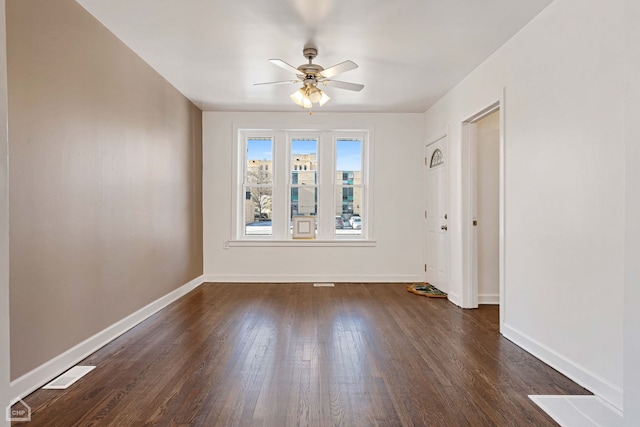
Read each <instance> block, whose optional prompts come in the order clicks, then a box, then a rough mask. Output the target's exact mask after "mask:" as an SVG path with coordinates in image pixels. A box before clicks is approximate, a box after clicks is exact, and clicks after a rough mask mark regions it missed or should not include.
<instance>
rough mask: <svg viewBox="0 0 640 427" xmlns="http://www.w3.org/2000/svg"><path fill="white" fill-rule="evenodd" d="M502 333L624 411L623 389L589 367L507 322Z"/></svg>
mask: <svg viewBox="0 0 640 427" xmlns="http://www.w3.org/2000/svg"><path fill="white" fill-rule="evenodd" d="M502 334H503V335H504V337H505V338H507V339H508V340H509V341H512V342H513V343H515V344H516V345H518V346H519V347H521V348H523V349H524V350H526V351H527V352H529V353H531V354H532V355H534V356H535V357H537V358H538V359H540V360H542V361H543V362H544V363H546V364H547V365H549V366H551V367H552V368H554V369H555V370H557V371H558V372H560V373H562V374H564V375H566V376H567V377H568V378H569V379H571V380H573V381H575V382H576V383H578V384H579V385H580V386H582V387H584V388H586V389H587V390H589V391H590V392H592V393H593V394H595V395H596V396H598V397H600V398H601V399H603V400H604V401H606V402H607V403H608V404H609V405H611V406H613V407H614V408H615V409H617V410H618V411H621V412H622V401H623V397H622V389H620V388H618V387H616V386H614V385H612V384H610V383H608V382H607V381H605V380H604V379H602V378H600V377H599V376H597V375H596V374H594V373H592V372H590V371H589V370H588V369H585V368H584V367H582V366H580V365H578V364H577V363H575V362H573V361H571V360H569V359H567V358H566V357H564V356H562V355H561V354H558V353H557V352H555V351H554V350H552V349H550V348H548V347H547V346H545V345H543V344H541V343H539V342H538V341H536V340H535V339H533V338H531V337H529V336H527V335H526V334H524V333H522V332H519V331H518V330H516V329H514V328H512V327H511V326H509V325H507V324H506V323H505V324H504V325H503V326H502Z"/></svg>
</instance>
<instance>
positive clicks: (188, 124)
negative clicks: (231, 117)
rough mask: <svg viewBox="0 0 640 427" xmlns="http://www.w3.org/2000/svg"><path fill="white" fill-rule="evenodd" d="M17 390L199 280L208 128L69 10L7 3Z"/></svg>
mask: <svg viewBox="0 0 640 427" xmlns="http://www.w3.org/2000/svg"><path fill="white" fill-rule="evenodd" d="M6 11H7V56H8V93H9V153H10V164H9V169H10V172H9V187H10V203H9V206H10V223H9V230H10V247H9V248H10V310H11V313H10V315H11V376H12V379H16V378H18V377H20V376H21V375H23V374H25V373H27V372H29V371H30V370H32V369H34V368H36V367H38V366H39V365H41V364H42V363H44V362H46V361H48V360H50V359H51V358H53V357H55V356H57V355H59V354H61V353H62V352H64V351H66V350H68V349H69V348H71V347H72V346H74V345H76V344H78V343H80V342H81V341H83V340H85V339H86V338H89V337H91V336H92V335H94V334H96V333H97V332H99V331H101V330H102V329H104V328H105V327H107V326H109V325H111V324H113V323H114V322H117V321H118V320H120V319H122V318H124V317H125V316H127V315H129V314H131V313H132V312H134V311H135V310H137V309H139V308H141V307H143V306H145V305H147V304H148V303H150V302H152V301H154V300H156V299H158V298H159V297H162V296H164V295H166V294H167V293H168V292H170V291H172V290H174V289H176V288H177V287H179V286H181V285H183V284H185V283H187V282H188V281H190V280H191V279H193V278H195V277H198V276H199V275H201V274H202V209H201V204H202V196H201V193H202V191H201V185H202V183H201V173H202V172H201V171H202V166H201V164H202V158H201V152H202V150H201V144H202V136H201V135H202V132H201V129H202V115H201V112H200V110H199V109H197V108H196V107H195V106H194V105H193V104H191V103H190V102H189V101H188V100H187V99H185V98H184V97H183V96H182V95H181V94H180V93H178V92H177V91H176V90H175V89H174V88H173V87H172V86H170V85H169V84H168V83H167V82H166V81H165V80H164V79H163V78H162V77H160V76H159V75H158V74H157V73H156V72H154V71H153V70H152V69H151V68H150V67H149V66H148V65H147V64H146V63H144V62H143V61H142V60H141V59H140V58H139V57H138V56H137V55H135V54H134V53H133V52H132V51H131V50H129V49H128V48H127V47H125V45H124V44H123V43H121V42H120V41H119V40H118V39H117V38H116V37H115V36H114V35H112V34H111V33H110V32H109V31H108V30H106V29H105V28H104V27H103V26H102V25H101V24H100V23H98V22H97V21H96V20H95V19H94V18H93V17H92V16H91V15H89V13H87V12H86V11H85V10H84V9H83V8H82V7H81V6H79V5H78V4H77V3H76V2H74V1H73V0H57V1H55V2H53V1H50V0H8V1H7V9H6Z"/></svg>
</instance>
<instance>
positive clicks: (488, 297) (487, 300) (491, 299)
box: [478, 294, 500, 305]
mask: <svg viewBox="0 0 640 427" xmlns="http://www.w3.org/2000/svg"><path fill="white" fill-rule="evenodd" d="M478 304H492V305H498V304H500V294H478Z"/></svg>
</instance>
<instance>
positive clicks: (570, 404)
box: [529, 395, 624, 427]
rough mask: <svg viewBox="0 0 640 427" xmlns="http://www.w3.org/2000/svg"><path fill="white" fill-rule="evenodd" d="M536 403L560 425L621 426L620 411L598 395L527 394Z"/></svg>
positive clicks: (563, 426) (582, 426)
mask: <svg viewBox="0 0 640 427" xmlns="http://www.w3.org/2000/svg"><path fill="white" fill-rule="evenodd" d="M529 399H531V400H532V401H533V402H534V403H535V404H536V405H538V406H539V407H540V409H542V410H543V411H545V412H546V413H547V415H549V416H550V417H551V418H553V419H554V421H555V422H557V423H558V424H559V425H561V426H562V427H587V426H593V427H613V426H622V425H623V424H624V420H623V417H622V412H620V411H619V410H617V409H616V408H613V407H612V406H611V405H609V404H607V402H605V401H604V400H602V399H601V398H599V397H598V396H590V395H577V396H567V395H529Z"/></svg>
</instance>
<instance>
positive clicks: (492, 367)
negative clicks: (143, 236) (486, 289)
mask: <svg viewBox="0 0 640 427" xmlns="http://www.w3.org/2000/svg"><path fill="white" fill-rule="evenodd" d="M80 364H82V365H95V366H97V368H96V369H94V370H93V371H92V372H90V373H89V374H87V375H86V376H85V377H84V378H83V379H81V380H80V381H79V382H77V383H75V384H74V385H72V386H71V387H70V388H69V389H67V390H38V391H36V392H34V393H33V394H31V395H30V396H28V397H27V398H25V401H26V403H27V404H29V405H30V406H31V408H32V421H31V422H30V423H24V425H28V426H29V427H35V426H48V427H51V426H55V427H57V426H65V427H66V426H269V427H271V426H273V427H282V426H318V427H325V426H447V427H451V426H547V425H555V423H554V422H553V420H552V419H551V418H549V417H548V416H547V415H546V414H545V413H544V412H543V411H541V410H540V409H539V408H538V407H537V406H536V405H535V404H534V403H533V402H531V401H530V400H529V399H528V398H527V395H528V394H588V392H587V391H586V390H584V389H583V388H581V387H579V386H578V385H576V384H575V383H573V382H572V381H570V380H568V379H567V378H566V377H564V376H563V375H561V374H559V373H558V372H556V371H555V370H553V369H551V368H550V367H548V366H546V365H545V364H543V363H542V362H540V361H538V360H537V359H535V358H534V357H532V356H530V355H529V354H528V353H526V352H525V351H523V350H521V349H520V348H518V347H517V346H516V345H514V344H512V343H511V342H509V341H508V340H506V339H504V338H502V337H501V336H500V335H499V333H498V307H497V306H481V307H480V308H479V309H477V310H462V309H460V308H457V307H455V306H454V305H452V304H451V303H449V302H448V301H447V300H444V299H430V298H425V297H421V296H416V295H413V294H411V293H409V292H407V291H406V285H403V284H336V287H335V288H314V287H313V286H312V285H310V284H204V285H202V286H200V287H199V288H197V289H196V290H194V291H193V292H191V293H190V294H188V295H186V296H185V297H183V298H182V299H180V300H179V301H177V302H175V303H174V304H172V305H170V306H169V307H167V308H165V309H164V310H162V311H161V312H159V313H157V314H156V315H154V316H152V317H151V318H149V319H148V320H146V321H145V322H143V323H142V324H140V325H139V326H137V327H136V328H134V329H132V330H130V331H129V332H127V333H126V334H124V335H122V336H121V337H120V338H118V339H116V340H115V341H113V342H111V343H110V344H108V345H107V346H105V347H103V348H102V349H100V350H99V351H97V352H96V353H94V354H93V355H91V356H90V357H88V358H87V359H86V360H84V361H83V362H81V363H80ZM14 425H20V423H14Z"/></svg>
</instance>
